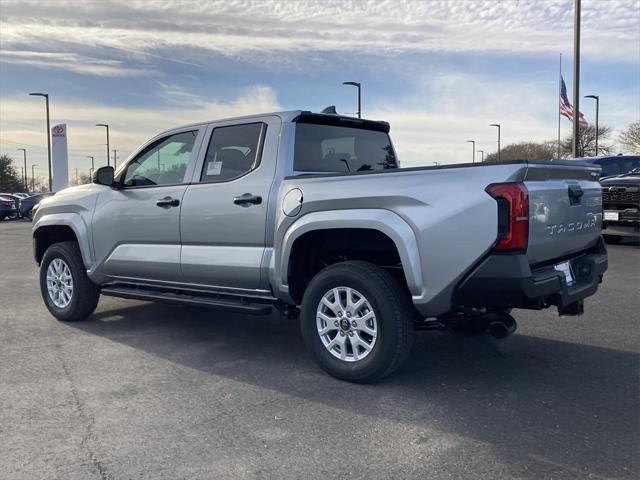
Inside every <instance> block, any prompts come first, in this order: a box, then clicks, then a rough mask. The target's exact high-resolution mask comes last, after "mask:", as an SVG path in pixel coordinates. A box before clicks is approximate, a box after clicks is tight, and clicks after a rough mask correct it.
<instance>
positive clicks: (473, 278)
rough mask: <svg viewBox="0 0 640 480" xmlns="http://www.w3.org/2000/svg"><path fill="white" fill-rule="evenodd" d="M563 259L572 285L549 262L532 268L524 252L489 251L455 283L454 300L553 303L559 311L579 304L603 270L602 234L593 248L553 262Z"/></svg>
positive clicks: (472, 303)
mask: <svg viewBox="0 0 640 480" xmlns="http://www.w3.org/2000/svg"><path fill="white" fill-rule="evenodd" d="M566 260H569V261H570V263H571V268H572V270H573V275H574V278H575V282H574V283H573V284H572V285H568V284H567V282H566V281H565V278H564V274H563V273H561V272H558V271H556V270H554V268H553V264H549V265H543V266H539V267H534V268H533V269H532V267H531V266H530V265H529V263H528V261H527V258H526V256H525V255H524V254H515V255H499V254H493V255H489V256H488V257H486V258H485V259H484V260H483V261H482V262H481V263H480V264H479V265H478V266H477V267H476V268H475V269H474V270H473V271H472V272H471V273H470V274H469V275H468V276H467V277H466V278H465V279H464V280H463V281H462V282H461V283H460V284H459V285H458V288H457V290H456V293H455V296H454V299H455V300H454V301H455V304H456V305H457V306H461V307H462V306H463V307H492V308H512V307H513V308H529V309H542V308H547V307H549V306H552V305H555V306H557V307H558V310H559V311H561V312H563V313H564V312H565V311H569V310H571V309H572V308H574V307H575V308H577V307H581V301H582V300H584V299H585V298H586V297H589V296H591V295H593V294H594V293H595V292H596V291H597V290H598V285H599V284H600V282H601V281H602V275H603V274H604V272H605V271H606V270H607V266H608V261H607V250H606V247H605V245H604V242H603V240H602V238H600V239H599V240H598V243H597V244H596V245H595V246H594V247H593V248H591V249H589V250H586V251H584V252H580V253H578V254H575V255H573V256H571V257H567V258H560V259H556V260H555V261H554V263H560V262H563V261H566ZM574 313H576V312H574ZM577 313H579V312H577Z"/></svg>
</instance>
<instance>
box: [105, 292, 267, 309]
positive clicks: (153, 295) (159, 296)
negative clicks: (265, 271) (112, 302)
mask: <svg viewBox="0 0 640 480" xmlns="http://www.w3.org/2000/svg"><path fill="white" fill-rule="evenodd" d="M101 293H102V294H103V295H107V296H109V297H120V298H129V299H132V300H146V301H150V302H160V303H172V304H178V305H191V306H197V307H209V308H215V309H218V310H226V311H230V312H238V313H245V314H250V315H269V314H271V305H268V304H261V303H248V302H245V301H242V300H238V299H227V298H219V297H218V296H215V297H214V296H208V295H189V294H188V293H175V292H162V291H158V290H143V289H140V288H126V287H104V288H103V289H102V291H101Z"/></svg>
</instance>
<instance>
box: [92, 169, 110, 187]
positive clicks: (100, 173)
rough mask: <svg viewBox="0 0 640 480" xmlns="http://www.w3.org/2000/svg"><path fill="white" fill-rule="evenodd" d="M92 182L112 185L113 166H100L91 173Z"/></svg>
mask: <svg viewBox="0 0 640 480" xmlns="http://www.w3.org/2000/svg"><path fill="white" fill-rule="evenodd" d="M93 183H97V184H98V185H106V186H107V187H111V186H113V167H111V166H108V167H100V168H99V169H97V170H96V171H95V172H94V173H93Z"/></svg>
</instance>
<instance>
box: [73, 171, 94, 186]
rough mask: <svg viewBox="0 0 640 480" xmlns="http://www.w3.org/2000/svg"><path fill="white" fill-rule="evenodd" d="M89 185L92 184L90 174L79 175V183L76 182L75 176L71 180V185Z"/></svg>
mask: <svg viewBox="0 0 640 480" xmlns="http://www.w3.org/2000/svg"><path fill="white" fill-rule="evenodd" d="M87 183H91V175H89V174H88V173H78V181H76V179H75V176H74V178H73V180H71V185H85V184H87Z"/></svg>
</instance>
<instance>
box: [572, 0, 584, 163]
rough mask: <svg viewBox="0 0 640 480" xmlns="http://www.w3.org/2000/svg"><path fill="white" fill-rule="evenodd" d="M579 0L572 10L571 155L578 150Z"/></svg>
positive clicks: (575, 154) (575, 155) (575, 2)
mask: <svg viewBox="0 0 640 480" xmlns="http://www.w3.org/2000/svg"><path fill="white" fill-rule="evenodd" d="M580 7H581V5H580V0H574V12H573V15H574V16H573V157H574V158H576V157H579V156H580V155H581V154H582V153H581V152H580V143H579V142H580Z"/></svg>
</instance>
